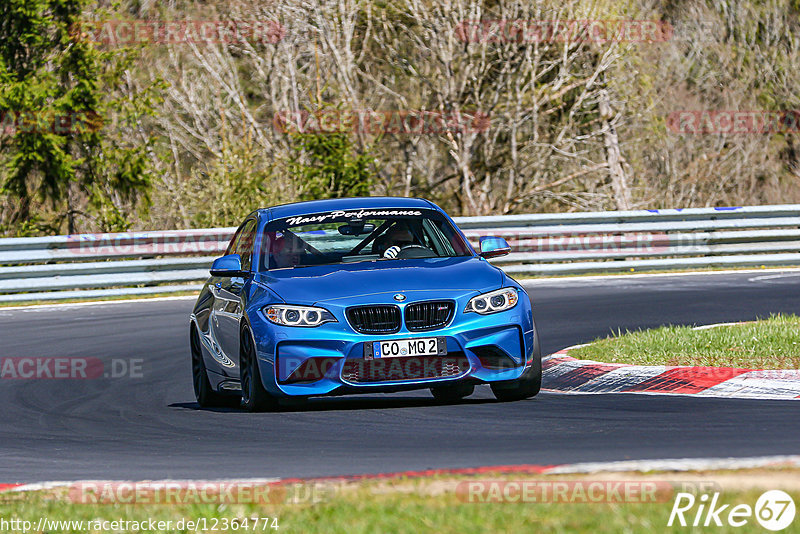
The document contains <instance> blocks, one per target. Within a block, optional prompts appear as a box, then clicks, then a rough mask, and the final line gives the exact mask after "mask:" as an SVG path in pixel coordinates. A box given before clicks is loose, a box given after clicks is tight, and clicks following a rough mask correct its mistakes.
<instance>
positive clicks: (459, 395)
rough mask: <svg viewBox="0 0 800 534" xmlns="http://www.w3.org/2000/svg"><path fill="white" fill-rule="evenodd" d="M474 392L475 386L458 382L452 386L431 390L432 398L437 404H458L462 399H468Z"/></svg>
mask: <svg viewBox="0 0 800 534" xmlns="http://www.w3.org/2000/svg"><path fill="white" fill-rule="evenodd" d="M474 391H475V384H470V383H464V382H459V383H457V384H454V385H452V386H439V387H435V388H431V393H432V394H433V398H434V399H436V400H437V401H439V402H443V403H451V402H458V401H460V400H461V399H463V398H464V397H469V396H470V395H472V393H473V392H474Z"/></svg>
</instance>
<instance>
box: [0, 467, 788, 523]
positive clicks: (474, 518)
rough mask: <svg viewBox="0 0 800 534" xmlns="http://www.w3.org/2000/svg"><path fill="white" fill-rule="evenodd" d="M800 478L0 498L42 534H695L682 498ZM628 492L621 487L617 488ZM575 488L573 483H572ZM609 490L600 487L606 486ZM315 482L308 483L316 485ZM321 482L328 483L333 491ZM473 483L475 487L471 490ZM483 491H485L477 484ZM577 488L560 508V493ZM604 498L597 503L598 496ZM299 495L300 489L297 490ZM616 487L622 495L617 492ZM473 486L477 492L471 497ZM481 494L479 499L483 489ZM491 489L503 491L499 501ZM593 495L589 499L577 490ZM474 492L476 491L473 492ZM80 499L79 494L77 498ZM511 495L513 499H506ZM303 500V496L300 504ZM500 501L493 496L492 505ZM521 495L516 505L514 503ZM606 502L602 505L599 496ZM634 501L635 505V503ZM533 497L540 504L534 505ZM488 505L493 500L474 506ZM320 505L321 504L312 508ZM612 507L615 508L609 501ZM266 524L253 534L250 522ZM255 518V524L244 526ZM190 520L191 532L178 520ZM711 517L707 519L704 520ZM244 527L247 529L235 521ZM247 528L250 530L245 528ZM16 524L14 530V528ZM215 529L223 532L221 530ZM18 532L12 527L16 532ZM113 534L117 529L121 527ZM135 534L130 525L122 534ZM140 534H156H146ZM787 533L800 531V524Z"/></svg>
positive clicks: (407, 482) (460, 482)
mask: <svg viewBox="0 0 800 534" xmlns="http://www.w3.org/2000/svg"><path fill="white" fill-rule="evenodd" d="M798 475H800V471H799V470H797V469H793V468H792V469H782V470H780V469H774V470H765V469H761V470H753V471H751V472H740V471H733V472H700V473H698V472H695V473H664V474H658V473H648V474H630V473H621V474H620V473H606V474H594V475H558V476H556V475H549V476H548V475H519V474H517V475H513V476H510V475H500V474H497V475H481V476H480V477H475V476H472V477H452V476H450V477H445V476H442V477H428V478H420V479H390V480H383V481H361V482H348V483H343V482H342V483H335V482H327V483H324V482H320V483H316V484H315V486H314V488H316V489H314V488H311V489H309V487H308V486H305V487H302V488H301V489H300V490H299V491H296V490H295V489H291V488H290V489H289V491H287V493H286V494H285V495H283V494H282V497H285V498H283V502H276V503H273V504H230V503H228V504H183V503H182V504H174V503H173V504H141V503H137V504H83V503H77V502H72V501H73V500H74V499H71V498H70V495H71V493H70V491H68V490H64V489H59V490H45V491H37V492H28V493H20V494H9V493H5V494H0V524H1V521H2V519H5V520H13V519H19V520H23V521H30V522H31V523H32V524H33V525H34V528H35V526H36V525H37V524H38V522H39V520H40V518H42V517H44V518H47V520H48V521H50V522H51V523H49V524H50V528H49V530H50V531H61V532H86V531H87V530H88V531H90V532H92V531H95V532H101V531H102V532H108V531H109V530H106V529H102V530H100V529H96V528H95V529H93V528H91V526H90V525H89V524H87V523H86V522H89V521H96V520H101V521H102V520H107V521H114V520H117V521H139V522H144V521H150V520H153V521H156V522H157V521H164V522H166V521H171V522H172V523H171V525H170V526H169V527H167V526H166V524H165V525H164V528H156V529H155V531H163V532H178V531H198V530H206V531H210V530H215V531H217V532H268V533H272V532H278V533H295V532H297V533H338V532H343V533H344V532H346V533H374V532H402V533H406V532H410V533H416V532H420V533H428V532H436V533H437V534H438V533H459V534H461V533H473V532H474V533H479V532H480V533H482V532H492V533H497V532H643V533H644V532H647V533H650V532H663V531H667V530H677V531H679V532H684V531H689V530H690V527H688V526H687V528H677V527H673V528H669V527H667V522H668V520H669V517H670V514H671V511H672V508H673V505H674V503H675V499H676V497H677V494H678V492H680V491H686V492H690V493H693V494H694V495H696V496H697V505H695V506H694V507H693V508H691V509H690V510H689V511H687V512H686V513H685V518H686V520H687V522H688V523H689V525H691V522H692V521H693V520H694V517H695V514H696V512H697V511H698V505H699V504H700V496H701V495H702V494H708V495H709V499H710V498H711V497H712V496H713V494H714V493H715V492H718V493H719V494H720V496H719V504H720V505H722V504H729V505H730V506H729V507H728V510H730V509H731V508H733V506H735V505H737V504H746V505H749V506H750V507H752V508H755V504H756V502H757V501H758V498H759V496H760V495H762V494H763V493H764V491H766V490H769V489H782V490H784V491H786V492H787V493H788V494H789V495H790V496H791V497H792V498H793V499H794V501H795V502H797V503H800V483H798V482H797V481H798V480H800V477H799V476H798ZM620 482H621V483H622V484H624V486H619V485H618V484H617V483H620ZM565 483H566V485H565ZM598 483H599V484H601V485H600V486H597V484H598ZM307 484H308V483H307ZM322 484H328V486H327V487H324V486H322ZM470 484H473V486H470ZM474 484H478V486H474ZM522 484H527V485H528V487H531V484H535V485H536V487H537V488H538V489H536V490H534V491H531V492H530V493H528V494H527V495H528V498H527V499H526V500H525V502H519V501H520V497H519V496H520V495H522V493H520V492H514V491H507V490H506V489H505V488H521V487H522ZM559 484H560V485H561V487H568V488H569V489H568V490H565V492H564V493H561V494H559V495H560V497H558V498H557V499H556V500H558V501H559V502H542V501H553V500H554V499H553V498H552V497H551V498H545V497H543V496H545V495H555V494H556V492H555V488H556V487H558V486H557V485H559ZM592 484H594V485H595V486H594V487H595V488H598V487H601V488H609V489H608V490H602V491H596V492H594V493H592V494H591V495H594V497H593V498H594V499H595V500H596V501H598V502H587V501H589V500H590V497H589V495H590V493H589V488H591V487H592V486H591V485H592ZM648 486H650V487H658V488H660V490H659V491H658V492H652V493H651V492H644V493H642V492H636V491H634V492H633V493H630V491H628V489H627V488H631V487H633V488H642V487H648ZM298 487H299V486H298ZM614 487H616V488H617V493H615V492H614V491H613V489H610V488H614ZM470 488H472V490H470ZM475 488H477V491H476V490H475ZM492 488H503V489H502V490H501V491H499V492H495V493H492V491H493V490H492ZM578 490H585V491H578ZM470 491H472V492H470ZM72 494H73V495H74V493H72ZM504 494H506V495H509V497H504V496H503V495H504ZM301 495H302V496H304V497H301V498H299V499H298V498H297V497H299V496H301ZM492 495H494V497H491V496H492ZM515 495H516V496H517V497H516V499H515V498H514V496H515ZM598 495H601V496H602V498H600V499H599V500H598V499H597V496H598ZM631 495H632V497H631ZM531 496H533V497H531ZM481 499H489V500H490V501H492V502H473V501H476V500H478V501H479V500H481ZM312 501H315V502H312ZM610 501H611V502H610ZM255 517H258V518H270V519H269V520H267V521H265V520H263V519H262V520H259V522H258V526H257V527H256V528H253V521H252V519H250V518H255ZM246 518H247V519H248V522H247V523H246V522H245V521H244V520H245V519H246ZM181 519H183V520H184V523H183V525H184V528H183V529H181V528H180V527H179V523H178V522H179V521H180V520H181ZM704 519H705V516H703V518H702V519H701V521H702V520H704ZM202 520H204V521H205V525H206V529H202V528H201V529H198V528H191V529H190V528H186V522H187V521H195V522H198V521H202ZM233 520H237V523H238V526H236V527H234V526H233V524H232V523H231V522H232V521H233ZM721 520H722V522H723V526H722V527H712V528H713V530H714V532H763V531H764V530H763V528H762V527H761V526H760V525H759V524H758V522H757V520H756V518H755V517H750V518H749V520H748V521H747V524H746V525H744V526H743V527H738V528H737V527H733V526H729V525H726V524H725V521H726V517H725V514H722V516H721ZM53 521H83V522H84V523H83V524H82V525H80V527H82V529H81V528H76V526H77V525H75V524H73V526H72V527H70V526H69V525H67V526H64V525H62V526H61V528H57V529H56V528H53V524H52V522H53ZM245 524H247V525H248V526H247V528H244V526H243V525H245ZM276 525H277V526H278V527H279V528H277V529H275V528H274V526H276ZM7 526H8V525H7ZM212 526H216V528H214V529H212V528H211V527H212ZM9 530H11V529H9ZM112 530H113V529H112ZM131 530H135V529H134V528H132V525H130V524H128V525H125V528H119V529H117V531H131ZM139 530H140V531H153V530H150V529H149V528H141V527H140V528H139ZM783 532H786V533H789V532H800V520H795V521H794V523H793V524H791V525H790V526H789V528H787V529H785V530H783Z"/></svg>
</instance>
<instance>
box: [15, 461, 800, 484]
mask: <svg viewBox="0 0 800 534" xmlns="http://www.w3.org/2000/svg"><path fill="white" fill-rule="evenodd" d="M761 468H800V456H798V455H782V456H757V457H750V458H675V459H660V460H624V461H613V462H584V463H574V464H558V465H537V464H520V465H495V466H483V467H468V468H461V469H427V470H421V471H397V472H389V473H374V474H365V475H351V476H340V477H318V478H240V479H223V480H188V479H184V480H177V479H164V480H146V481H139V482H133V481H129V480H128V481H126V480H75V481H55V482H35V483H30V484H24V483H18V484H0V493H2V492H25V491H39V490H48V489H56V488H65V487H78V486H82V485H89V486H92V487H97V486H99V485H102V484H108V485H120V484H135V485H136V487H137V489H138V490H140V491H141V490H146V489H147V488H148V487H149V488H152V489H164V488H165V487H169V486H172V487H184V488H185V487H200V486H204V485H213V484H217V485H223V484H227V485H239V486H248V487H255V486H284V485H290V484H316V483H346V482H358V481H367V480H391V479H404V478H407V479H408V478H424V477H431V476H469V475H471V476H475V475H498V474H511V475H513V474H521V475H522V474H527V475H532V474H536V475H561V474H592V473H612V472H614V473H622V472H652V471H672V472H684V471H708V470H734V469H761Z"/></svg>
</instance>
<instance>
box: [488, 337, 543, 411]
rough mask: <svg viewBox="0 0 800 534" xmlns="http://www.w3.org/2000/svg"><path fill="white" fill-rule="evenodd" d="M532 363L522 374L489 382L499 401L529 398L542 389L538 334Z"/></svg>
mask: <svg viewBox="0 0 800 534" xmlns="http://www.w3.org/2000/svg"><path fill="white" fill-rule="evenodd" d="M535 343H536V345H535V349H534V352H535V353H534V355H533V364H532V365H531V366H530V367H528V368H527V369H525V371H524V372H523V373H522V376H520V377H519V378H517V379H516V380H509V381H507V382H495V383H493V384H491V386H492V393H494V396H495V398H496V399H497V400H499V401H501V402H513V401H519V400H524V399H530V398H531V397H535V396H536V395H538V394H539V390H541V389H542V353H541V351H540V349H539V339H538V336H537V338H536V340H535Z"/></svg>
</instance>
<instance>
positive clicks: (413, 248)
mask: <svg viewBox="0 0 800 534" xmlns="http://www.w3.org/2000/svg"><path fill="white" fill-rule="evenodd" d="M395 257H396V258H397V259H400V260H406V259H414V258H435V257H436V253H435V252H434V251H432V250H431V249H429V248H428V247H423V246H422V245H406V246H404V247H400V252H398V253H397V256H395Z"/></svg>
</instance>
